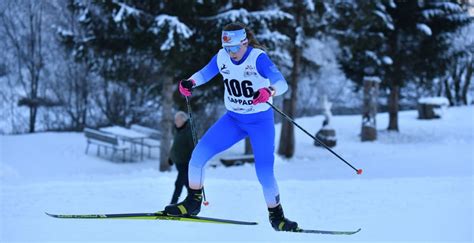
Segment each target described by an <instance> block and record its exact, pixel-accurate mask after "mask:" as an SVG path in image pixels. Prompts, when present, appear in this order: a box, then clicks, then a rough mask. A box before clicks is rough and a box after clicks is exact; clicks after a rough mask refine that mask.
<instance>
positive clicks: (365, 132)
mask: <svg viewBox="0 0 474 243" xmlns="http://www.w3.org/2000/svg"><path fill="white" fill-rule="evenodd" d="M378 93H379V82H376V81H373V80H368V79H364V98H363V107H362V131H361V136H360V138H361V140H362V141H374V140H376V139H377V122H376V116H377V100H378V95H379V94H378Z"/></svg>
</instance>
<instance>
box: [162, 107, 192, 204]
mask: <svg viewBox="0 0 474 243" xmlns="http://www.w3.org/2000/svg"><path fill="white" fill-rule="evenodd" d="M174 124H175V129H176V130H175V135H174V139H173V145H172V146H171V151H170V157H169V159H168V163H169V164H170V165H173V164H174V165H176V169H177V170H178V177H177V178H176V182H175V184H174V185H175V188H174V193H173V197H172V199H171V204H175V203H177V202H178V199H179V196H180V195H181V192H182V191H183V187H186V189H187V190H188V191H189V182H188V168H189V160H190V159H191V154H192V152H193V149H194V144H193V137H192V133H191V126H190V124H188V115H187V114H186V113H184V112H182V111H178V112H177V113H176V115H175V116H174Z"/></svg>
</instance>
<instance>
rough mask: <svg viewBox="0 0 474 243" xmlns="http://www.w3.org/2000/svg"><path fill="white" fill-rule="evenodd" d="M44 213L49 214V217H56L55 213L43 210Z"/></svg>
mask: <svg viewBox="0 0 474 243" xmlns="http://www.w3.org/2000/svg"><path fill="white" fill-rule="evenodd" d="M44 213H45V214H46V215H48V216H50V217H53V218H56V215H55V214H51V213H48V212H44Z"/></svg>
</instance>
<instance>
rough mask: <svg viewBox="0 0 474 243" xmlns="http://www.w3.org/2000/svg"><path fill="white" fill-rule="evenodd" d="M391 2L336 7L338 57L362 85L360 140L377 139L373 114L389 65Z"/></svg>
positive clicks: (353, 78) (378, 0) (355, 3)
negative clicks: (388, 33)
mask: <svg viewBox="0 0 474 243" xmlns="http://www.w3.org/2000/svg"><path fill="white" fill-rule="evenodd" d="M393 7H394V5H393V3H392V2H391V1H383V0H372V1H354V2H350V1H342V2H340V3H339V4H337V5H336V10H337V14H338V18H337V21H336V22H335V25H334V26H335V31H334V32H335V34H336V36H337V38H338V40H339V41H340V43H341V46H342V47H343V49H342V52H341V54H340V56H339V60H340V63H341V64H342V66H343V69H344V71H345V73H346V75H347V76H348V77H349V78H350V79H352V80H353V81H355V82H356V83H357V84H358V85H359V86H363V87H364V88H363V90H364V98H363V107H362V111H363V112H362V131H361V139H362V141H367V140H368V141H371V140H375V139H376V137H377V130H376V119H375V118H376V114H377V101H378V93H379V92H378V89H379V84H380V82H382V80H385V79H386V69H387V67H389V66H390V65H391V64H392V63H393V60H392V56H391V55H389V53H388V38H387V36H386V33H387V32H390V31H392V30H393V29H394V23H393V20H392V18H391V16H390V15H389V14H388V12H387V8H393Z"/></svg>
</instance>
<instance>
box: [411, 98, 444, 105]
mask: <svg viewBox="0 0 474 243" xmlns="http://www.w3.org/2000/svg"><path fill="white" fill-rule="evenodd" d="M418 103H419V104H431V105H439V106H449V100H448V99H446V98H445V97H423V98H420V99H418Z"/></svg>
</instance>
